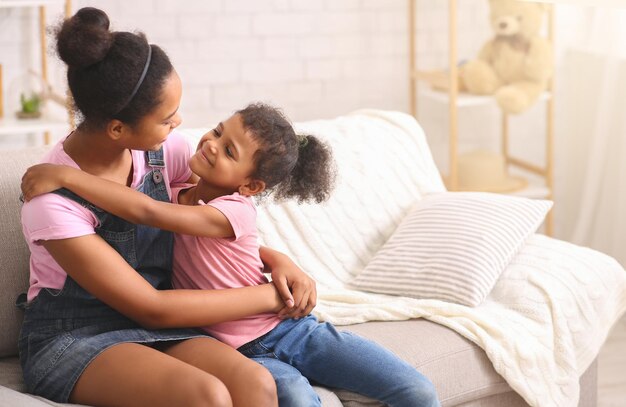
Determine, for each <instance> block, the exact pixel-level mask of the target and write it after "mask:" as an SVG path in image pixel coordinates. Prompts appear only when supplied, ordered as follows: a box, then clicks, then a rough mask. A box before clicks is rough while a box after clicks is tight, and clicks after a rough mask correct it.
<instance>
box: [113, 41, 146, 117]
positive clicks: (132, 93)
mask: <svg viewBox="0 0 626 407" xmlns="http://www.w3.org/2000/svg"><path fill="white" fill-rule="evenodd" d="M151 59H152V47H151V46H150V44H148V57H147V58H146V64H145V65H144V66H143V71H142V72H141V76H140V77H139V80H138V81H137V84H136V85H135V88H134V89H133V91H132V92H131V94H130V96H129V97H128V99H126V102H124V104H123V105H122V107H121V108H120V109H119V110H118V112H117V113H119V112H121V111H122V110H124V109H125V108H126V106H128V104H129V103H130V102H131V100H133V98H134V97H135V95H136V94H137V91H138V90H139V88H140V87H141V84H142V83H143V80H144V79H146V73H148V67H149V66H150V60H151Z"/></svg>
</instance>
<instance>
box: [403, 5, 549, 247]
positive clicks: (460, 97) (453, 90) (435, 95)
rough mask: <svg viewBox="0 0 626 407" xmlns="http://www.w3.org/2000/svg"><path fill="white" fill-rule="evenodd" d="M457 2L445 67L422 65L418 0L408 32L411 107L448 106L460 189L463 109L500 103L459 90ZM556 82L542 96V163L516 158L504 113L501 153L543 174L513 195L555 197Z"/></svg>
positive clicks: (453, 172) (512, 163)
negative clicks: (419, 59)
mask: <svg viewBox="0 0 626 407" xmlns="http://www.w3.org/2000/svg"><path fill="white" fill-rule="evenodd" d="M457 2H458V0H448V16H447V18H448V63H449V64H448V66H447V67H446V68H445V69H441V70H431V71H424V70H420V69H419V68H418V63H417V52H416V46H417V41H416V40H415V36H416V34H417V32H418V30H417V28H416V22H417V21H416V20H417V19H416V14H417V0H409V1H408V17H409V21H408V28H409V29H408V32H409V41H408V43H409V101H410V111H411V113H412V114H413V116H415V117H416V118H417V111H418V109H417V101H418V98H420V99H423V100H425V101H428V102H431V103H437V104H442V105H444V106H446V107H447V109H448V115H449V119H448V124H449V126H448V128H449V129H448V133H449V134H448V146H449V147H448V150H449V151H448V158H449V160H448V171H447V173H448V176H447V180H448V182H447V183H446V185H448V186H449V189H450V190H458V189H460V187H459V185H458V179H459V163H458V161H459V160H458V158H459V149H458V145H459V123H458V118H459V109H461V108H466V107H476V106H488V105H493V106H494V107H497V105H496V101H495V99H494V98H493V97H491V96H478V95H470V94H466V93H461V92H459V69H458V68H459V66H458V64H457V61H459V58H458V52H457V51H458V43H457V40H458V32H457V22H458V18H457ZM547 14H548V26H547V31H548V39H549V41H550V42H551V43H552V44H554V10H553V8H552V7H550V8H549V9H548V12H547ZM553 86H554V85H553V82H552V81H550V82H549V84H548V91H547V92H544V93H543V94H542V95H541V97H540V100H541V101H544V102H545V107H546V132H545V133H546V134H545V146H546V159H545V162H544V163H543V164H542V165H535V164H534V163H530V162H527V161H525V160H520V159H518V158H516V157H515V156H514V155H513V154H512V152H511V151H510V149H509V116H508V115H507V114H504V113H503V114H501V119H500V121H501V123H500V128H501V143H500V144H501V151H500V154H501V155H502V156H503V157H504V159H505V162H506V163H508V166H507V170H508V169H516V168H517V169H521V170H524V171H526V172H528V173H529V174H531V175H533V176H536V177H539V178H540V181H539V182H540V185H545V186H534V184H533V183H532V182H531V184H530V186H529V187H527V188H525V189H523V190H520V191H516V192H513V193H512V195H518V196H526V197H530V198H544V199H552V192H553V179H554V174H553V153H554V96H553V95H554V93H553V89H554V88H553ZM435 89H437V90H435ZM545 230H546V234H548V235H551V234H552V230H553V217H552V211H550V213H548V216H547V217H546V227H545Z"/></svg>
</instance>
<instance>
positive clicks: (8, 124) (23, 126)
mask: <svg viewBox="0 0 626 407" xmlns="http://www.w3.org/2000/svg"><path fill="white" fill-rule="evenodd" d="M48 6H63V10H64V14H65V17H69V16H71V14H72V4H71V0H0V9H2V8H35V7H36V8H38V11H39V45H40V47H41V48H40V50H41V77H42V78H43V79H44V81H45V82H46V83H47V82H48V55H47V52H46V50H47V38H46V8H47V7H48ZM0 97H2V95H0ZM67 111H68V118H67V120H61V119H58V118H50V117H45V116H44V117H41V118H38V119H17V118H13V116H12V115H13V112H7V111H6V110H5V111H4V116H3V117H1V118H0V135H7V134H15V133H39V132H43V133H44V144H50V131H55V130H67V129H68V128H69V127H70V126H71V125H72V123H73V117H72V115H71V113H70V112H71V109H69V106H68V109H67Z"/></svg>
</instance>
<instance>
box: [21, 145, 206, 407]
mask: <svg viewBox="0 0 626 407" xmlns="http://www.w3.org/2000/svg"><path fill="white" fill-rule="evenodd" d="M146 154H147V159H148V165H149V166H150V167H151V171H149V172H148V173H147V174H146V175H145V176H144V178H143V182H142V184H141V185H140V186H139V187H138V188H137V190H138V191H140V192H143V193H144V194H146V195H148V196H150V197H152V198H154V199H157V200H159V201H165V202H169V196H168V193H167V188H166V185H165V183H166V182H167V180H165V179H164V177H163V173H162V172H161V168H163V167H164V166H165V163H164V161H163V149H162V148H161V150H159V151H149V152H147V153H146ZM55 193H58V194H60V195H62V196H64V197H66V198H69V199H72V200H74V201H76V202H78V203H80V204H81V205H83V206H84V207H85V208H87V209H89V210H91V211H92V212H93V213H94V215H95V216H96V217H97V219H98V220H99V226H98V227H97V228H96V233H97V234H98V235H100V237H102V238H103V239H104V240H105V241H106V242H107V243H108V244H109V245H111V246H112V247H113V248H114V249H115V250H116V251H117V252H118V253H120V255H122V257H124V259H125V260H126V261H127V262H128V263H129V264H130V265H131V266H132V267H133V268H134V269H135V270H137V272H138V273H139V274H140V275H141V276H142V277H143V278H145V279H146V280H147V281H148V282H149V283H150V284H151V285H152V286H153V287H155V288H158V289H167V288H170V287H171V286H170V279H171V270H172V250H173V235H172V233H170V232H166V231H163V230H160V229H156V228H152V227H149V226H143V225H134V224H132V223H129V222H127V221H125V220H123V219H121V218H118V217H116V216H114V215H112V214H110V213H107V212H104V211H103V210H102V209H100V208H98V207H96V206H94V205H92V204H90V203H89V202H87V201H85V200H84V199H82V198H80V197H78V196H77V195H75V194H73V193H72V192H70V191H68V190H65V189H60V190H58V191H55ZM17 304H18V306H19V307H20V308H23V309H24V310H25V313H24V322H23V324H22V330H21V332H20V338H19V351H20V361H21V364H22V369H23V374H24V381H25V382H26V387H27V390H28V392H30V393H33V394H37V395H40V396H43V397H46V398H48V399H51V400H54V401H56V402H62V403H67V402H68V399H69V396H70V393H71V391H72V389H73V388H74V385H75V384H76V381H77V380H78V378H79V377H80V375H81V374H82V372H83V370H84V369H85V368H86V367H87V365H88V364H89V363H90V362H91V361H92V360H93V359H94V358H95V357H96V356H98V355H99V354H100V353H101V352H102V351H104V350H105V349H107V348H108V347H110V346H112V345H115V344H119V343H123V342H135V343H145V344H154V343H156V342H160V341H171V340H183V339H189V338H194V337H200V336H206V334H204V333H201V332H200V331H196V330H194V329H160V330H150V329H144V328H142V327H140V326H139V325H138V324H137V323H135V322H133V321H132V320H130V319H129V318H127V317H125V316H124V315H122V314H120V313H119V312H117V311H115V310H114V309H113V308H111V307H109V306H108V305H106V304H104V303H103V302H101V301H100V300H98V299H97V298H95V297H94V296H92V295H91V294H89V293H88V292H87V291H85V290H84V289H83V288H81V287H80V286H79V285H78V284H77V283H76V282H75V281H74V280H73V279H72V278H71V277H70V276H67V279H66V281H65V285H64V286H63V288H62V289H61V290H53V289H46V288H44V289H42V290H41V291H40V292H39V294H38V295H37V296H36V297H35V298H34V299H33V301H31V302H30V303H26V294H25V293H24V294H21V295H20V297H19V298H18V301H17Z"/></svg>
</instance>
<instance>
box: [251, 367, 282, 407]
mask: <svg viewBox="0 0 626 407" xmlns="http://www.w3.org/2000/svg"><path fill="white" fill-rule="evenodd" d="M246 387H247V388H248V389H249V390H248V391H252V392H254V394H253V395H254V399H255V403H254V404H255V405H261V406H276V405H278V395H277V393H276V382H275V381H274V377H273V376H272V374H271V373H270V372H269V371H268V370H267V369H266V368H264V367H263V366H261V365H259V364H257V363H254V366H251V367H250V368H249V369H248V371H247V373H246ZM248 394H250V393H248Z"/></svg>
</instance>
